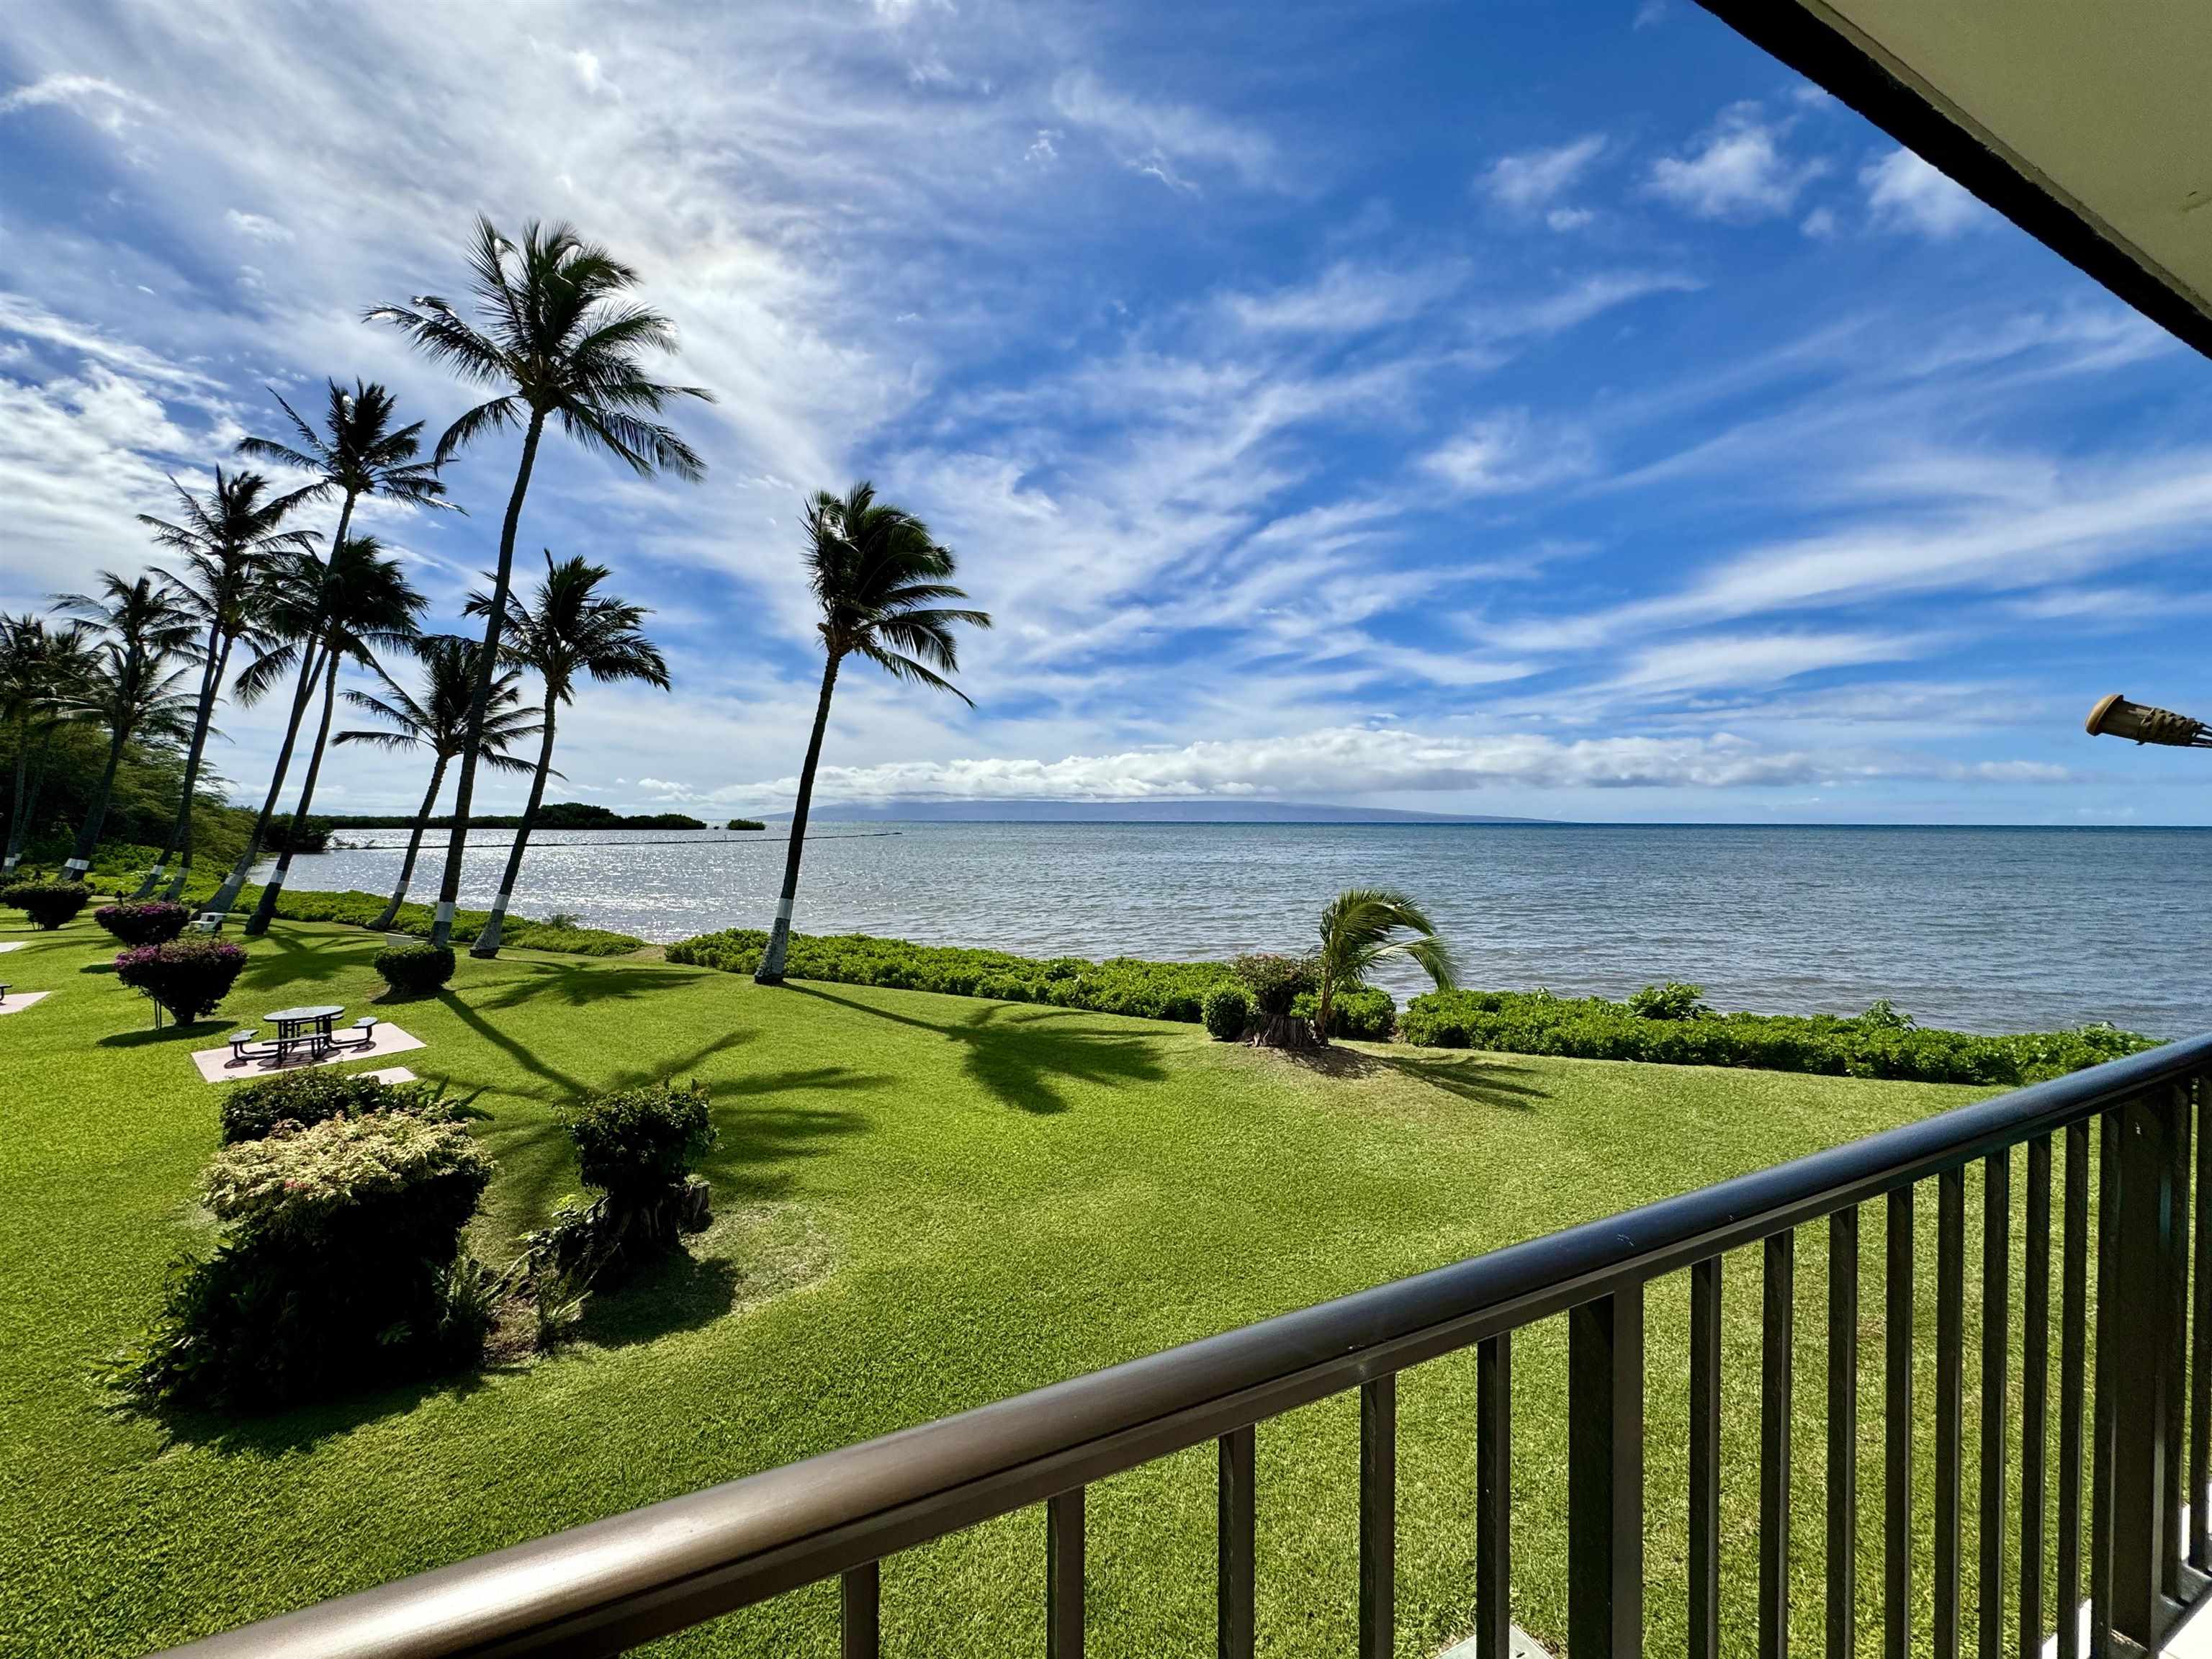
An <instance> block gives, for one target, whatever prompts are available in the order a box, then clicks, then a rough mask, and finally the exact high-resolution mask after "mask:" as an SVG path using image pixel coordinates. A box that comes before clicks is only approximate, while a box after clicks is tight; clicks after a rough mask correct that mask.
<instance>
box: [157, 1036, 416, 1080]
mask: <svg viewBox="0 0 2212 1659" xmlns="http://www.w3.org/2000/svg"><path fill="white" fill-rule="evenodd" d="M338 1029H339V1031H340V1033H341V1034H343V1031H344V1029H345V1028H344V1027H343V1026H341V1027H339V1028H338ZM247 1046H248V1047H249V1048H258V1047H265V1046H266V1044H265V1043H250V1044H248V1045H247ZM425 1046H426V1045H425V1044H424V1042H423V1041H422V1038H421V1037H418V1036H408V1035H407V1033H406V1032H404V1031H403V1030H400V1029H399V1028H398V1026H397V1025H393V1024H389V1023H386V1024H379V1025H378V1026H377V1028H376V1041H375V1042H365V1043H352V1042H348V1043H345V1044H343V1045H342V1046H340V1047H338V1048H333V1049H331V1051H330V1052H329V1053H328V1054H323V1055H321V1056H320V1057H319V1058H313V1059H311V1058H309V1057H308V1056H307V1055H306V1054H295V1055H294V1056H293V1057H292V1058H291V1059H289V1060H286V1061H285V1062H284V1063H283V1065H282V1066H279V1065H278V1064H277V1063H276V1061H275V1060H247V1061H246V1064H245V1065H243V1066H234V1065H232V1064H231V1056H230V1048H229V1045H228V1044H227V1043H226V1044H225V1045H224V1046H223V1047H222V1048H200V1049H197V1050H195V1051H194V1052H193V1054H192V1064H193V1065H195V1066H198V1067H199V1073H200V1081H201V1082H203V1083H242V1082H244V1081H245V1080H246V1079H248V1078H256V1077H274V1076H276V1073H279V1072H296V1071H299V1070H301V1069H302V1068H303V1067H306V1066H336V1065H338V1064H340V1063H342V1062H343V1061H345V1060H374V1059H377V1058H378V1057H380V1056H381V1055H384V1054H405V1053H406V1052H407V1051H408V1050H409V1049H410V1048H423V1047H425ZM390 1081H392V1079H388V1078H387V1079H386V1082H390Z"/></svg>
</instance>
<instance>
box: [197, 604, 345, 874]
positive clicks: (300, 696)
mask: <svg viewBox="0 0 2212 1659" xmlns="http://www.w3.org/2000/svg"><path fill="white" fill-rule="evenodd" d="M315 646H316V636H315V635H309V636H308V637H307V639H306V640H304V641H301V645H300V683H299V684H297V685H296V686H295V687H294V688H293V690H292V718H291V719H290V720H288V721H287V722H286V723H285V726H284V742H283V745H282V746H281V747H280V748H278V750H276V773H275V775H273V776H271V777H270V780H269V793H267V794H266V795H264V797H263V798H262V801H261V811H260V812H259V813H258V814H257V815H256V816H255V817H254V820H253V831H252V834H251V835H249V836H246V850H245V851H244V852H242V853H240V854H239V855H238V862H237V863H235V864H234V865H232V866H230V873H229V874H228V875H227V876H225V877H224V878H222V886H220V887H218V888H217V889H216V894H215V896H214V897H213V898H211V899H210V900H209V901H208V908H209V909H210V910H228V909H229V908H230V907H231V906H232V905H234V904H235V903H237V902H238V890H239V889H240V888H241V887H243V886H245V885H246V877H247V876H248V875H249V874H251V873H252V870H253V866H254V864H255V862H256V861H257V860H258V859H259V858H260V857H261V843H262V842H264V841H265V840H267V839H268V836H269V821H270V819H271V818H273V817H276V802H277V800H278V799H279V798H280V797H281V796H282V795H283V793H284V775H285V774H286V773H288V772H289V771H290V770H291V769H292V750H293V749H294V748H295V746H296V745H297V744H298V743H299V741H300V722H301V720H304V719H305V718H306V717H307V702H308V700H309V699H310V698H312V697H313V696H314V695H315V677H316V675H318V674H319V673H320V672H321V671H322V662H321V660H320V658H319V654H318V653H317V651H316V649H315Z"/></svg>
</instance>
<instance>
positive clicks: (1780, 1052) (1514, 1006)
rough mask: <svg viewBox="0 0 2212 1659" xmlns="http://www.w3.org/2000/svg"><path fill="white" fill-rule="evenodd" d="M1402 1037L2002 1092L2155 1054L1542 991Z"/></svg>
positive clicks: (1408, 1026)
mask: <svg viewBox="0 0 2212 1659" xmlns="http://www.w3.org/2000/svg"><path fill="white" fill-rule="evenodd" d="M1399 1035H1400V1036H1402V1037H1403V1038H1404V1039H1405V1040H1406V1041H1407V1042H1414V1043H1419V1044H1422V1045H1424V1046H1425V1047H1429V1048H1486V1049H1489V1050H1491V1051H1492V1052H1494V1053H1499V1054H1567V1055H1572V1056H1576V1057H1578V1058H1580V1059H1584V1060H1653V1061H1657V1062H1659V1063H1661V1064H1664V1065H1671V1066H1756V1067H1759V1068H1761V1069H1764V1070H1767V1071H1775V1072H1813V1073H1826V1074H1828V1075H1832V1076H1838V1077H1873V1078H1899V1079H1911V1080H1915V1081H1918V1082H1923V1083H1978V1084H1999V1085H2004V1084H2021V1083H2033V1082H2037V1081H2039V1080H2040V1079H2044V1078H2051V1077H2059V1076H2062V1075H2063V1074H2064V1073H2068V1072H2077V1071H2080V1070H2081V1069H2082V1068H2083V1067H2085V1066H2096V1065H2100V1064H2102V1063H2103V1062H2104V1061H2106V1060H2117V1059H2118V1058H2119V1057H2120V1056H2122V1055H2124V1054H2136V1053H2139V1052H2141V1051H2142V1049H2145V1048H2154V1047H2156V1046H2157V1045H2156V1044H2155V1043H2154V1042H2152V1040H2151V1039H2150V1038H2148V1037H2146V1036H2137V1035H2136V1033H2134V1032H2132V1031H2122V1030H2115V1029H2114V1028H2112V1027H2111V1026H2109V1025H2085V1026H2082V1027H2081V1029H2079V1030H2071V1031H2050V1032H2028V1033H2024V1034H2021V1035H2018V1036H1974V1035H1972V1034H1970V1033H1968V1032H1964V1031H1941V1030H1922V1029H1920V1028H1918V1027H1916V1026H1914V1025H1913V1024H1911V1021H1909V1020H1907V1019H1905V1018H1904V1017H1903V1016H1902V1015H1900V1014H1899V1013H1898V1012H1897V1011H1896V1010H1895V1009H1894V1008H1893V1007H1891V1006H1889V1005H1888V1004H1887V1002H1879V1003H1876V1004H1875V1006H1874V1007H1873V1008H1871V1009H1869V1010H1868V1011H1867V1012H1866V1013H1865V1014H1863V1015H1861V1016H1860V1017H1858V1018H1855V1019H1839V1018H1836V1017H1834V1016H1833V1015H1829V1014H1815V1015H1812V1016H1810V1017H1798V1016H1795V1015H1786V1014H1747V1013H1737V1014H1710V1013H1709V1014H1707V1015H1705V1016H1703V1017H1700V1018H1665V1019H1650V1018H1643V1017H1640V1016H1639V1015H1638V1014H1636V1013H1635V1012H1632V1010H1631V1009H1630V1008H1629V1007H1628V1006H1625V1005H1623V1004H1621V1003H1618V1002H1608V1001H1607V1000H1605V999H1604V998H1602V997H1584V998H1575V999H1567V998H1563V997H1555V996H1553V995H1552V994H1550V993H1548V992H1544V991H1536V992H1512V991H1431V992H1430V993H1428V994H1426V995H1425V996H1419V997H1416V998H1414V999H1413V1002H1412V1003H1411V1004H1410V1005H1408V1006H1407V1009H1406V1015H1405V1018H1404V1019H1403V1020H1402V1021H1401V1023H1400V1026H1399Z"/></svg>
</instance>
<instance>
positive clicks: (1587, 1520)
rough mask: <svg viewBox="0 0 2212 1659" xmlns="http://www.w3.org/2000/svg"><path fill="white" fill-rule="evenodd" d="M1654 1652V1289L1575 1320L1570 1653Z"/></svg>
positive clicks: (1611, 1300)
mask: <svg viewBox="0 0 2212 1659" xmlns="http://www.w3.org/2000/svg"><path fill="white" fill-rule="evenodd" d="M1643 1649H1644V1290H1643V1287H1642V1286H1641V1285H1636V1286H1632V1288H1630V1289H1627V1290H1624V1291H1614V1292H1613V1294H1612V1295H1610V1296H1606V1297H1600V1298H1599V1299H1598V1300H1596V1301H1595V1302H1586V1303H1584V1304H1583V1305H1582V1306H1580V1307H1578V1308H1576V1309H1573V1310H1571V1311H1570V1312H1569V1313H1568V1315H1567V1650H1568V1651H1569V1652H1570V1653H1571V1654H1573V1655H1574V1656H1575V1659H1638V1655H1640V1654H1641V1653H1642V1651H1643Z"/></svg>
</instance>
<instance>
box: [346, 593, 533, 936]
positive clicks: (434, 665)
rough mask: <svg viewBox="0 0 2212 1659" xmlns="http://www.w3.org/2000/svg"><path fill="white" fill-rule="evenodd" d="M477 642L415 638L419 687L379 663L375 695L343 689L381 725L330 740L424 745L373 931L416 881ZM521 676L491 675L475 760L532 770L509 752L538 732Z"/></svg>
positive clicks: (463, 719)
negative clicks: (420, 780)
mask: <svg viewBox="0 0 2212 1659" xmlns="http://www.w3.org/2000/svg"><path fill="white" fill-rule="evenodd" d="M478 648H479V647H477V642H476V641H474V640H465V639H461V638H459V636H458V635H452V634H432V635H427V636H425V637H424V638H422V639H420V640H417V641H416V642H415V655H416V659H418V660H419V661H420V662H421V663H422V678H421V680H420V682H419V686H420V689H419V690H415V691H410V690H407V689H406V687H404V686H403V685H401V684H399V683H398V681H397V680H395V679H393V678H392V676H391V675H390V674H389V673H387V672H385V671H383V670H381V669H380V670H379V671H378V674H377V678H380V679H381V680H382V681H383V682H384V690H383V692H382V694H381V695H379V694H377V693H375V692H370V691H356V690H350V689H349V690H347V691H345V692H344V693H343V696H344V697H345V700H346V701H347V702H349V703H351V704H352V705H353V706H354V707H355V708H358V709H360V710H362V712H363V713H365V714H372V715H374V716H375V718H377V719H378V720H382V721H384V722H385V727H384V728H381V729H380V728H377V727H362V728H356V729H353V730H349V731H344V732H339V733H338V734H337V738H336V739H334V741H336V742H338V743H366V744H374V745H376V746H377V747H378V748H380V749H427V750H429V751H430V787H428V789H427V790H425V791H423V793H422V810H421V811H417V812H416V814H415V823H414V825H413V827H412V828H410V829H409V831H408V834H407V856H406V857H405V858H404V860H401V862H400V866H399V880H398V883H397V884H395V885H394V886H393V888H392V902H390V903H389V904H387V905H386V906H385V907H384V913H383V914H382V915H380V916H378V917H377V919H376V920H375V921H373V922H371V923H370V924H369V927H370V928H371V929H372V930H373V931H374V932H378V933H381V932H382V931H383V930H384V929H385V928H386V927H391V926H392V922H393V921H396V920H398V915H399V907H400V906H401V905H403V904H404V903H405V902H407V890H408V888H409V887H410V886H411V885H412V884H414V880H415V860H416V858H417V857H418V856H419V855H420V854H421V853H422V832H423V831H424V830H425V829H428V827H429V823H430V815H431V814H432V813H433V812H435V811H437V810H438V792H439V791H440V790H441V789H442V788H443V787H445V782H446V768H447V766H449V765H450V764H452V763H453V757H454V756H456V755H458V754H459V753H460V752H461V744H462V743H463V741H464V740H465V732H466V731H467V727H468V721H469V698H470V696H471V695H472V694H473V693H474V692H475V690H476V684H477V650H478ZM521 679H522V675H521V673H520V671H518V670H515V669H512V668H510V669H508V670H507V671H505V672H503V673H501V675H500V676H499V678H496V679H495V680H494V681H493V682H492V687H491V706H490V707H489V708H488V709H487V710H486V711H485V714H484V722H483V731H482V733H481V737H480V739H479V741H480V742H481V744H482V746H483V752H482V753H481V754H479V755H478V756H477V759H478V760H479V761H480V762H482V763H483V764H484V765H486V766H489V767H494V768H496V769H500V770H501V771H508V772H526V771H528V770H529V769H530V763H529V762H527V761H526V760H521V759H519V758H518V757H515V756H513V755H510V754H508V753H507V748H508V746H509V745H510V744H515V743H519V742H520V741H521V740H522V739H524V738H530V737H535V736H536V735H537V733H538V722H537V721H536V720H532V719H531V718H530V711H529V710H528V709H526V708H521V707H520V706H519V705H520V700H521V690H520V682H521Z"/></svg>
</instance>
